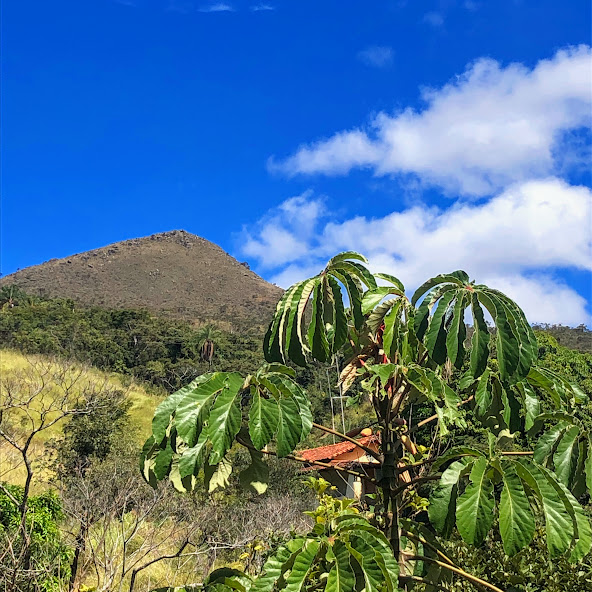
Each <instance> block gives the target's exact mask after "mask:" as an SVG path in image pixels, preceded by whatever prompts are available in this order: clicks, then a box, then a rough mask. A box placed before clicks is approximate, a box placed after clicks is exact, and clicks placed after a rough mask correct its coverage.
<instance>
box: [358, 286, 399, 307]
mask: <svg viewBox="0 0 592 592" xmlns="http://www.w3.org/2000/svg"><path fill="white" fill-rule="evenodd" d="M389 295H395V296H405V294H404V293H403V292H402V291H401V290H399V289H398V288H395V287H393V286H378V287H377V288H374V289H373V290H368V291H367V292H366V293H365V294H364V298H363V299H362V313H363V314H368V313H369V312H370V311H371V310H374V308H375V307H376V306H377V305H378V304H379V303H380V302H381V301H382V299H383V298H384V297H385V296H389Z"/></svg>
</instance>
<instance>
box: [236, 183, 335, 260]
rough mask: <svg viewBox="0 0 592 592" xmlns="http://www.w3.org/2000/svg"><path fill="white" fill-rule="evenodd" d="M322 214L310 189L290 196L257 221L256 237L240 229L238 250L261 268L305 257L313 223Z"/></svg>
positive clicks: (322, 207)
mask: <svg viewBox="0 0 592 592" xmlns="http://www.w3.org/2000/svg"><path fill="white" fill-rule="evenodd" d="M324 213H325V206H324V203H323V200H322V198H313V197H312V192H311V191H305V192H304V193H303V194H302V195H298V196H296V197H291V198H290V199H288V200H286V201H284V202H283V203H282V204H281V205H280V206H279V207H277V208H275V209H274V210H272V211H271V212H270V213H269V214H268V215H267V216H265V217H264V218H263V219H262V220H260V221H259V223H258V225H257V236H256V237H253V236H252V235H251V234H250V233H249V232H248V231H247V230H246V229H244V230H243V233H242V237H241V241H242V246H241V250H242V252H243V253H244V254H245V255H246V256H247V257H254V258H256V259H257V260H258V261H259V264H260V265H261V266H262V267H263V268H273V267H277V266H278V265H285V264H287V263H289V262H290V261H296V260H298V259H302V258H303V257H306V256H309V255H310V252H309V245H310V243H311V241H312V239H313V235H314V231H315V228H316V225H317V222H318V220H319V219H320V218H321V217H322V216H323V215H324Z"/></svg>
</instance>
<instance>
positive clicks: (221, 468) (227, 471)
mask: <svg viewBox="0 0 592 592" xmlns="http://www.w3.org/2000/svg"><path fill="white" fill-rule="evenodd" d="M231 473H232V463H231V462H230V461H229V460H228V459H227V458H223V459H222V460H221V461H220V462H219V463H218V464H216V465H213V464H209V463H206V465H205V466H204V483H205V486H206V487H207V489H208V493H213V492H214V491H216V490H218V489H226V488H227V487H228V484H229V483H230V481H229V479H230V475H231Z"/></svg>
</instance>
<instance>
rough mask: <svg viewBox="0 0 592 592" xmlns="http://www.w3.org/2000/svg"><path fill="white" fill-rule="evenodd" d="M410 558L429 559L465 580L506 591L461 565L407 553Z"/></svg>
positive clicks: (501, 591)
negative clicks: (463, 568) (465, 569)
mask: <svg viewBox="0 0 592 592" xmlns="http://www.w3.org/2000/svg"><path fill="white" fill-rule="evenodd" d="M406 557H407V559H408V560H411V561H413V560H418V561H428V562H431V563H435V564H436V565H438V566H439V567H443V568H444V569H448V570H450V571H452V572H454V573H455V574H458V575H459V576H461V577H463V578H465V580H469V582H473V584H477V585H478V586H483V587H484V588H487V589H489V590H493V592H504V591H503V590H502V589H501V588H498V587H497V586H494V585H493V584H490V583H489V582H486V581H485V580H482V579H481V578H478V577H477V576H474V575H472V574H470V573H468V572H466V571H464V570H462V569H460V567H454V566H453V565H449V564H448V563H443V562H442V561H438V560H437V559H433V558H432V557H426V556H425V555H406Z"/></svg>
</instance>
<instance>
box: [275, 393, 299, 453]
mask: <svg viewBox="0 0 592 592" xmlns="http://www.w3.org/2000/svg"><path fill="white" fill-rule="evenodd" d="M301 434H302V420H301V419H300V411H299V409H298V405H297V404H296V402H295V401H294V400H293V399H287V398H282V399H280V400H279V401H278V431H277V436H276V440H277V455H278V456H279V457H280V458H282V457H284V456H288V454H290V453H291V452H292V451H293V450H294V448H296V445H297V444H298V442H300V436H301Z"/></svg>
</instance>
